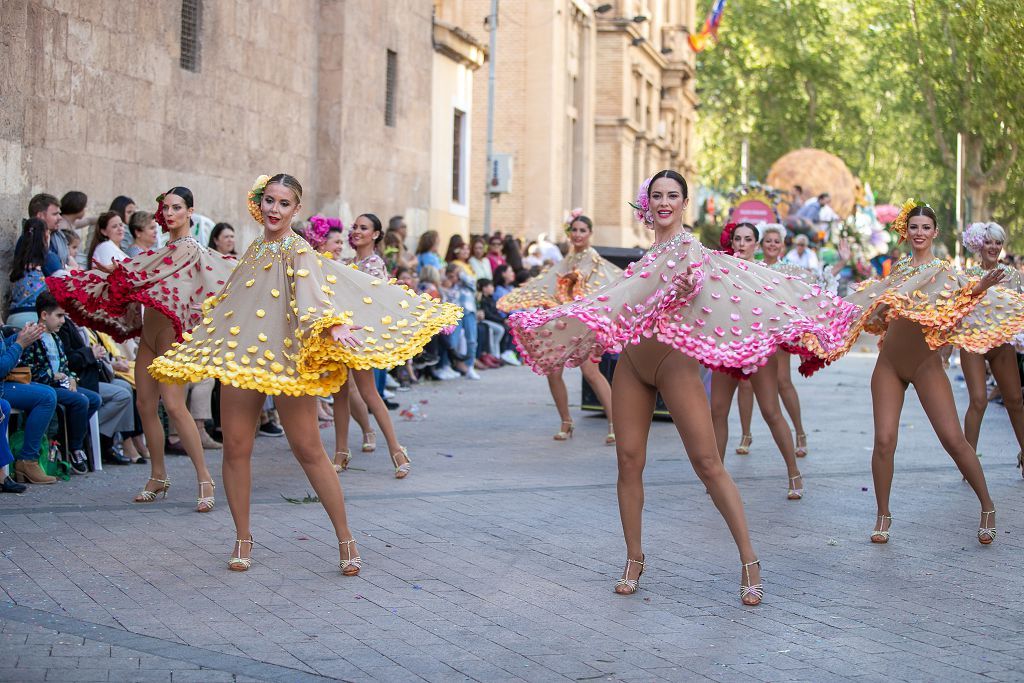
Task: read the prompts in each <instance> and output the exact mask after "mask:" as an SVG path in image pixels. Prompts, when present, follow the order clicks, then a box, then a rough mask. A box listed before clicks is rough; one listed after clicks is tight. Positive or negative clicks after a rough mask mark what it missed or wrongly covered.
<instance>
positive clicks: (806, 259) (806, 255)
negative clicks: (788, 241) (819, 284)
mask: <svg viewBox="0 0 1024 683" xmlns="http://www.w3.org/2000/svg"><path fill="white" fill-rule="evenodd" d="M809 245H810V241H809V240H808V239H807V235H797V236H796V237H795V238H794V239H793V249H792V250H790V252H789V253H788V254H786V257H785V258H784V259H782V260H783V261H785V262H786V263H792V264H793V265H794V266H800V267H801V268H807V269H808V270H815V271H816V270H818V255H817V254H815V253H814V250H812V249H811V248H810V246H809Z"/></svg>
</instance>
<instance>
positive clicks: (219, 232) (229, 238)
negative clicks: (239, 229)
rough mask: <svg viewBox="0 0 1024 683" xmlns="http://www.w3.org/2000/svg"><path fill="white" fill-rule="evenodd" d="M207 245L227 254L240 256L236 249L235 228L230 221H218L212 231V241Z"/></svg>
mask: <svg viewBox="0 0 1024 683" xmlns="http://www.w3.org/2000/svg"><path fill="white" fill-rule="evenodd" d="M206 246H207V247H209V248H210V249H213V250H214V251H216V252H217V253H219V254H224V255H225V256H238V253H237V252H236V251H235V229H234V228H233V227H232V226H231V224H230V223H217V225H215V226H213V230H211V231H210V241H209V243H208V244H207V245H206Z"/></svg>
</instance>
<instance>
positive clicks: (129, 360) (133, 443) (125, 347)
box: [86, 212, 149, 465]
mask: <svg viewBox="0 0 1024 683" xmlns="http://www.w3.org/2000/svg"><path fill="white" fill-rule="evenodd" d="M136 213H138V212H136ZM86 333H87V334H88V335H89V344H90V345H93V346H95V345H96V344H101V345H102V346H103V350H104V351H106V356H107V358H108V360H109V362H110V366H111V368H112V369H113V370H114V379H115V381H116V380H124V382H125V384H127V385H128V386H129V387H130V388H131V390H132V395H133V396H134V395H135V352H136V349H137V347H138V344H137V342H136V341H135V340H129V341H125V342H121V343H119V342H116V341H114V338H113V337H111V336H110V335H109V334H106V333H104V332H96V331H95V330H89V329H87V330H86ZM132 406H133V410H134V412H135V425H136V431H133V432H132V434H131V438H130V439H129V438H127V437H126V438H125V439H124V448H123V452H124V455H125V456H127V457H128V458H129V459H130V460H131V461H132V462H133V463H138V464H141V465H144V464H146V458H148V457H149V449H148V448H147V447H146V437H145V435H144V434H143V432H142V420H141V418H140V417H139V411H138V407H137V406H135V403H134V401H133V403H132Z"/></svg>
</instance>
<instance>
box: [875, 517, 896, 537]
mask: <svg viewBox="0 0 1024 683" xmlns="http://www.w3.org/2000/svg"><path fill="white" fill-rule="evenodd" d="M878 526H879V528H878V529H875V530H874V531H872V532H871V542H872V543H888V542H889V529H891V528H892V515H878ZM883 526H884V527H885V528H884V529H882V528H881V527H883Z"/></svg>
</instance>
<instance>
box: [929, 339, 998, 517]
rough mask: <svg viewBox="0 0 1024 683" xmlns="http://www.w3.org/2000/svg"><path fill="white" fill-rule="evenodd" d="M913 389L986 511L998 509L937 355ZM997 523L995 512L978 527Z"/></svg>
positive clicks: (950, 454) (947, 449) (945, 447)
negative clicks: (963, 426)
mask: <svg viewBox="0 0 1024 683" xmlns="http://www.w3.org/2000/svg"><path fill="white" fill-rule="evenodd" d="M913 383H914V388H915V389H917V396H918V398H919V399H920V400H921V407H922V408H924V412H925V414H926V415H928V421H929V422H931V423H932V429H934V430H935V435H936V436H938V437H939V443H941V444H942V447H943V448H944V449H945V451H946V452H947V453H949V457H951V458H953V462H955V463H956V466H957V468H959V470H960V473H961V474H963V475H964V479H966V480H967V483H968V484H970V485H971V488H972V489H974V493H975V494H976V495H977V496H978V501H979V502H980V503H981V509H982V510H983V511H990V510H995V504H994V503H993V502H992V498H991V497H990V496H989V493H988V486H987V485H986V484H985V473H984V472H983V471H982V469H981V462H980V461H979V460H978V456H977V454H975V452H974V449H973V448H971V444H969V443H968V442H967V438H966V437H964V433H963V432H962V431H961V430H960V421H959V420H958V419H957V414H956V403H955V402H954V401H953V388H952V387H951V386H950V385H949V377H947V376H946V372H945V370H943V368H942V360H941V358H939V356H938V354H932V357H931V358H929V359H928V360H926V361H924V362H923V363H921V366H920V367H919V368H918V370H917V372H916V373H915V374H914V379H913ZM995 525H996V520H995V515H994V514H989V515H983V516H982V520H981V524H979V527H992V528H994V527H995Z"/></svg>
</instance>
